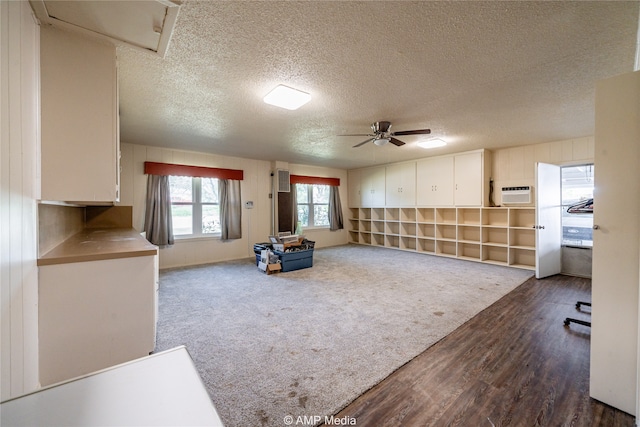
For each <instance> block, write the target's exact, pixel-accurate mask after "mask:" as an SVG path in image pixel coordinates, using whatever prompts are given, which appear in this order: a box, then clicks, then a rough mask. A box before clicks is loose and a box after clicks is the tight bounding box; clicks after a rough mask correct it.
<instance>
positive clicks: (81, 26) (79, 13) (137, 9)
mask: <svg viewBox="0 0 640 427" xmlns="http://www.w3.org/2000/svg"><path fill="white" fill-rule="evenodd" d="M31 5H32V7H33V9H34V11H35V13H36V16H37V17H38V19H40V21H42V22H43V23H46V24H51V25H53V26H57V27H60V28H66V29H70V30H76V31H80V32H83V33H85V34H90V35H94V36H99V37H102V38H108V39H110V40H112V41H115V42H123V43H126V44H129V45H132V46H135V47H138V48H140V49H144V50H147V51H152V52H155V53H157V54H158V55H160V56H164V55H165V53H166V50H167V47H168V46H169V41H170V39H171V34H172V33H173V27H174V25H175V22H176V18H177V17H178V11H179V9H180V7H179V5H178V4H175V3H173V2H171V1H165V0H155V1H54V0H31Z"/></svg>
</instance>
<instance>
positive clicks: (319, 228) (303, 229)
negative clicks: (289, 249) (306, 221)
mask: <svg viewBox="0 0 640 427" xmlns="http://www.w3.org/2000/svg"><path fill="white" fill-rule="evenodd" d="M324 230H327V231H328V230H329V226H328V225H327V226H322V227H302V234H304V233H305V232H306V231H324Z"/></svg>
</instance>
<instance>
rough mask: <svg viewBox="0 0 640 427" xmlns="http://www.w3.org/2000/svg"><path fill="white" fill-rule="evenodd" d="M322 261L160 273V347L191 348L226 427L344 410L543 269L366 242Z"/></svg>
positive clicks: (328, 252)
mask: <svg viewBox="0 0 640 427" xmlns="http://www.w3.org/2000/svg"><path fill="white" fill-rule="evenodd" d="M313 261H314V265H313V267H312V268H308V269H304V270H297V271H291V272H287V273H278V274H273V275H269V276H267V275H265V274H264V273H261V272H259V271H258V269H257V268H256V266H255V259H253V260H248V259H245V260H238V261H231V262H223V263H217V264H211V265H206V266H199V267H191V268H183V269H174V270H166V271H163V272H161V275H160V304H159V306H160V308H159V309H160V315H159V324H158V342H157V347H156V351H161V350H166V349H169V348H172V347H175V346H177V345H182V344H184V345H186V347H187V349H188V350H189V353H190V354H191V356H192V357H193V359H194V361H195V364H196V367H197V368H198V371H199V373H200V375H201V376H202V379H203V381H204V383H205V385H206V387H207V389H208V391H209V394H210V395H211V398H212V400H213V402H214V404H215V406H216V408H217V410H218V412H219V414H220V416H221V418H222V420H223V422H224V424H225V426H226V427H248V426H283V425H284V417H285V416H287V415H290V416H293V417H294V419H297V417H298V416H307V417H310V416H315V415H317V416H321V417H323V418H324V416H325V415H327V416H330V415H332V414H335V413H337V412H338V411H339V410H340V409H342V408H343V407H344V406H346V405H347V404H348V403H350V402H351V401H353V400H354V399H355V398H356V397H358V396H359V395H360V394H362V393H363V392H365V391H366V390H368V389H369V388H371V387H372V386H374V385H375V384H377V383H378V382H380V381H381V380H382V379H384V378H385V377H387V376H388V375H389V374H391V373H392V372H393V371H394V370H396V369H397V368H399V367H400V366H402V365H403V364H405V363H406V362H408V361H409V360H411V359H412V358H414V357H415V356H417V355H418V354H420V353H421V352H422V351H424V350H425V349H426V348H428V347H429V346H431V345H432V344H434V343H435V342H437V341H438V340H440V339H441V338H443V337H444V336H446V335H447V334H449V333H450V332H451V331H453V330H454V329H455V328H457V327H458V326H460V325H461V324H463V323H464V322H466V321H467V320H469V319H470V318H471V317H473V316H474V315H475V314H477V313H479V312H480V311H482V310H483V309H485V308H486V307H488V306H489V305H491V304H492V303H493V302H495V301H497V300H498V299H499V298H501V297H502V296H503V295H505V294H506V293H508V292H509V291H511V290H512V289H514V288H515V287H516V286H517V285H519V284H521V283H522V282H523V281H525V280H526V279H528V278H529V277H531V276H532V273H531V272H530V271H525V270H519V269H514V268H508V267H501V266H495V265H487V264H482V263H476V262H471V261H461V260H456V259H450V258H444V257H436V256H429V255H424V254H418V253H412V252H403V251H397V250H390V249H384V248H379V247H371V246H358V245H346V246H338V247H333V248H324V249H316V250H315V253H314V259H313Z"/></svg>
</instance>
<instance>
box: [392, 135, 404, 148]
mask: <svg viewBox="0 0 640 427" xmlns="http://www.w3.org/2000/svg"><path fill="white" fill-rule="evenodd" d="M389 142H390V143H392V144H394V145H397V146H398V147H400V146H401V145H404V144H405V143H404V142H402V141H400V140H399V139H395V138H394V137H391V138H389Z"/></svg>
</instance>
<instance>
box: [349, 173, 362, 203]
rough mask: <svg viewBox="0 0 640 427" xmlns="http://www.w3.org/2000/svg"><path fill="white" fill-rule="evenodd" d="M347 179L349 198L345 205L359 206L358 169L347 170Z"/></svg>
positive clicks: (359, 185) (359, 186)
mask: <svg viewBox="0 0 640 427" xmlns="http://www.w3.org/2000/svg"><path fill="white" fill-rule="evenodd" d="M347 180H348V182H349V185H348V188H349V193H348V194H349V200H348V203H347V205H348V206H349V207H350V208H359V207H360V206H362V203H361V197H362V196H361V184H360V170H350V171H348V172H347Z"/></svg>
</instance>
